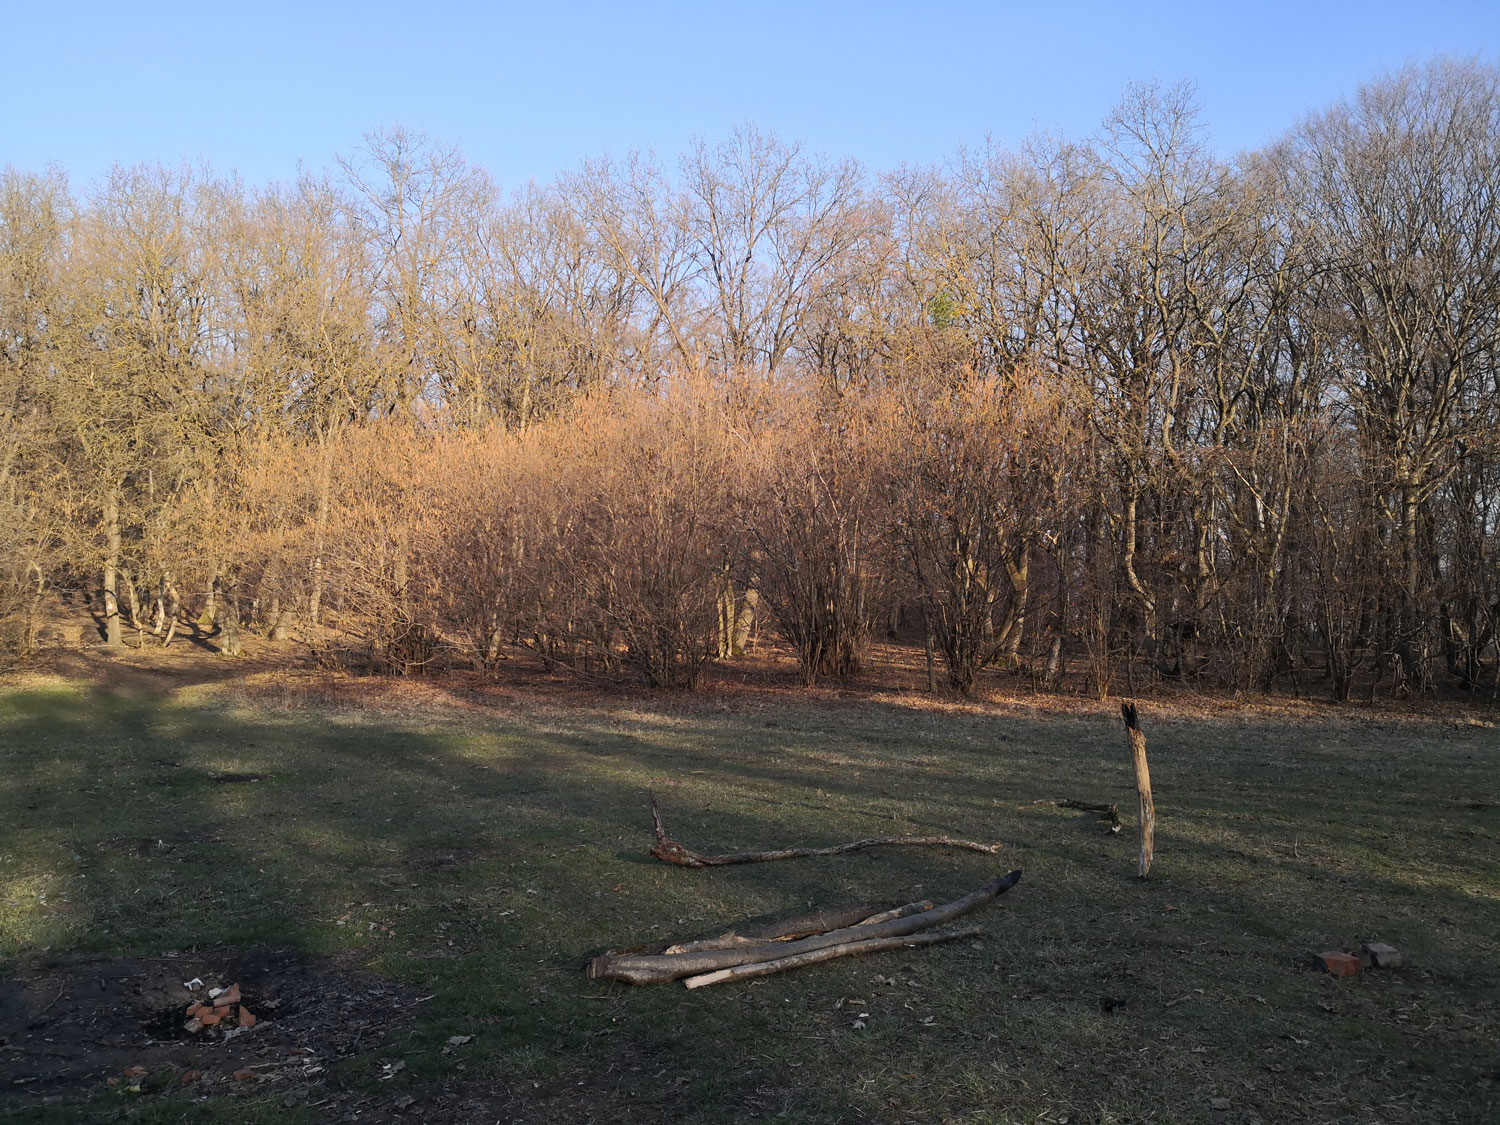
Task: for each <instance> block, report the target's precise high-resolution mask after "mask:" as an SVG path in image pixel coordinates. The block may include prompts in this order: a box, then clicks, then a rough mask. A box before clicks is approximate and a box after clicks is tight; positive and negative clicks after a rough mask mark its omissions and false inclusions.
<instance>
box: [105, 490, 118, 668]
mask: <svg viewBox="0 0 1500 1125" xmlns="http://www.w3.org/2000/svg"><path fill="white" fill-rule="evenodd" d="M103 514H104V643H105V644H107V645H119V644H122V643H123V638H122V637H121V635H120V587H119V582H120V497H119V494H118V493H116V492H111V493H110V494H109V497H108V498H107V499H106V500H105V501H104V513H103Z"/></svg>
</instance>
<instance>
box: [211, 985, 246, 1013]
mask: <svg viewBox="0 0 1500 1125" xmlns="http://www.w3.org/2000/svg"><path fill="white" fill-rule="evenodd" d="M239 1002H240V986H239V985H237V984H231V985H230V986H229V987H228V988H226V989H225V990H224V991H223V992H221V993H219V994H218V995H217V996H215V997H214V1007H215V1008H227V1007H229V1005H231V1004H238V1003H239Z"/></svg>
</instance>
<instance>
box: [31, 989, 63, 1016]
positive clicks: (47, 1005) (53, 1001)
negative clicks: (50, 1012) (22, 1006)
mask: <svg viewBox="0 0 1500 1125" xmlns="http://www.w3.org/2000/svg"><path fill="white" fill-rule="evenodd" d="M67 990H68V986H67V985H66V984H64V985H63V986H62V987H61V988H59V989H58V990H57V995H56V996H54V997H53V998H52V999H51V1000H48V1001H47V1002H46V1003H45V1004H43V1005H42V1006H41V1007H40V1008H38V1009H37V1013H36V1014H37V1015H41V1014H42V1013H43V1012H45V1011H46V1010H47V1009H48V1008H50V1007H52V1005H53V1004H56V1003H57V1002H58V1001H59V1000H61V999H62V996H63V993H64V992H66V991H67Z"/></svg>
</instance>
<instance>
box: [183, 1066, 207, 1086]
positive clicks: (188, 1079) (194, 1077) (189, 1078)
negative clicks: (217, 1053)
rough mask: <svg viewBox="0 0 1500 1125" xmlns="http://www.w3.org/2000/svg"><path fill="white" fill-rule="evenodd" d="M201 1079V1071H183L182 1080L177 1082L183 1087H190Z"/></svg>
mask: <svg viewBox="0 0 1500 1125" xmlns="http://www.w3.org/2000/svg"><path fill="white" fill-rule="evenodd" d="M202 1077H203V1072H202V1071H201V1070H184V1071H183V1072H182V1078H181V1079H179V1081H180V1082H181V1083H182V1084H183V1085H184V1086H191V1085H192V1084H193V1083H194V1082H196V1081H198V1079H200V1078H202Z"/></svg>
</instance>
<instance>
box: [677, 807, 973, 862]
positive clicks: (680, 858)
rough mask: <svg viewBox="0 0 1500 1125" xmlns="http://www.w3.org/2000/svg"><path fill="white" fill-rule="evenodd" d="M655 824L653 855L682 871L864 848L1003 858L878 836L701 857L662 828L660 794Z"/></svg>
mask: <svg viewBox="0 0 1500 1125" xmlns="http://www.w3.org/2000/svg"><path fill="white" fill-rule="evenodd" d="M651 822H652V824H653V826H654V827H655V830H656V843H655V844H654V845H652V847H651V854H652V855H653V856H655V857H656V858H657V859H659V860H661V861H662V862H664V863H672V864H676V865H677V866H678V867H728V866H731V865H733V864H738V863H770V862H772V861H774V860H778V859H805V858H807V857H809V856H833V855H847V854H848V853H849V852H857V851H861V850H862V849H864V848H876V847H891V846H895V845H903V846H919V847H942V848H963V849H965V850H967V851H971V852H980V853H982V854H984V855H999V854H1000V852H1001V847H1002V846H1001V845H1000V844H980V843H976V842H975V841H973V840H958V839H955V838H954V837H952V836H875V837H872V838H870V839H868V840H855V841H854V842H853V843H849V844H836V845H834V846H833V847H831V848H781V849H778V850H776V851H769V852H732V853H730V854H728V855H699V854H698V853H697V852H695V851H692V850H691V849H689V848H686V847H684V846H683V845H682V844H679V843H678V842H677V841H676V840H673V839H672V838H671V837H670V836H668V835H667V831H666V829H665V828H664V827H662V822H661V810H660V809H659V808H658V807H657V804H656V794H655V793H652V794H651Z"/></svg>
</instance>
